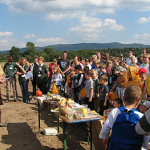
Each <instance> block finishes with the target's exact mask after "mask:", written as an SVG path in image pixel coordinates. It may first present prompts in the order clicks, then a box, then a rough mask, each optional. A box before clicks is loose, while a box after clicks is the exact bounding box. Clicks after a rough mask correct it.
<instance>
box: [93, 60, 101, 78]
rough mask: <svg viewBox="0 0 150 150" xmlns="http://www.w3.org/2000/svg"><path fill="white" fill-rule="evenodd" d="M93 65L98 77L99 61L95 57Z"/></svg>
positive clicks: (99, 72)
mask: <svg viewBox="0 0 150 150" xmlns="http://www.w3.org/2000/svg"><path fill="white" fill-rule="evenodd" d="M94 65H95V68H94V69H95V70H96V71H97V74H98V78H99V77H100V74H101V71H100V69H99V66H100V61H99V60H98V59H97V60H95V61H94Z"/></svg>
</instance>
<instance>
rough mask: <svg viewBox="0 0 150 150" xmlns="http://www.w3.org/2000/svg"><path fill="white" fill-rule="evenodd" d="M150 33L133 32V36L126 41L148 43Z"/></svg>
mask: <svg viewBox="0 0 150 150" xmlns="http://www.w3.org/2000/svg"><path fill="white" fill-rule="evenodd" d="M149 39H150V33H143V34H135V35H134V36H133V38H132V39H131V40H129V41H127V42H126V43H141V44H148V45H149Z"/></svg>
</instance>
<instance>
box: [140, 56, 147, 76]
mask: <svg viewBox="0 0 150 150" xmlns="http://www.w3.org/2000/svg"><path fill="white" fill-rule="evenodd" d="M149 58H150V54H148V53H147V54H144V55H143V63H142V64H141V65H140V66H139V68H145V69H146V70H147V74H149Z"/></svg>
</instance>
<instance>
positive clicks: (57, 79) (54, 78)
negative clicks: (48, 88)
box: [52, 67, 63, 94]
mask: <svg viewBox="0 0 150 150" xmlns="http://www.w3.org/2000/svg"><path fill="white" fill-rule="evenodd" d="M62 81H63V78H62V75H61V73H60V69H59V67H53V75H52V82H54V83H55V84H56V86H57V88H58V90H59V94H61V82H62Z"/></svg>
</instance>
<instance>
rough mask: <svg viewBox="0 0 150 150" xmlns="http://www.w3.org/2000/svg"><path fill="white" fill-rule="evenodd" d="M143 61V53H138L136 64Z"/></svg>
mask: <svg viewBox="0 0 150 150" xmlns="http://www.w3.org/2000/svg"><path fill="white" fill-rule="evenodd" d="M142 63H143V55H140V56H139V57H138V58H137V65H141V64H142Z"/></svg>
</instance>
